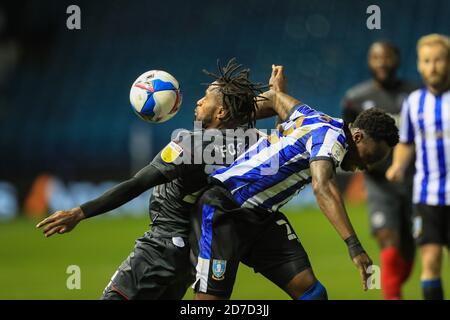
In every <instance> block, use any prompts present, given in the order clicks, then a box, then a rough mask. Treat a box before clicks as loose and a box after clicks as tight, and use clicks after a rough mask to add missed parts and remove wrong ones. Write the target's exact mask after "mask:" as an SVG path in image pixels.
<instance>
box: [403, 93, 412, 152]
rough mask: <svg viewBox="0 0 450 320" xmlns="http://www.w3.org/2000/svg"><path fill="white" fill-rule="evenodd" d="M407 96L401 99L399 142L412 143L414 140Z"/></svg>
mask: <svg viewBox="0 0 450 320" xmlns="http://www.w3.org/2000/svg"><path fill="white" fill-rule="evenodd" d="M410 109H411V108H410V105H409V101H408V98H406V99H405V101H403V106H402V113H401V116H400V124H399V125H400V130H399V131H400V132H399V134H400V142H401V143H407V144H410V143H413V142H414V127H413V124H412V121H411V111H410Z"/></svg>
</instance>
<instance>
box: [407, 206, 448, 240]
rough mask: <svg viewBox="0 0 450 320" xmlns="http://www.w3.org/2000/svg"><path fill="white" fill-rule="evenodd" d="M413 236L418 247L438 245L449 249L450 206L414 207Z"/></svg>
mask: <svg viewBox="0 0 450 320" xmlns="http://www.w3.org/2000/svg"><path fill="white" fill-rule="evenodd" d="M413 225H414V228H413V235H414V238H415V240H416V243H417V244H418V245H424V244H432V243H435V244H440V245H444V246H447V248H450V206H428V205H424V204H416V205H415V206H414V220H413Z"/></svg>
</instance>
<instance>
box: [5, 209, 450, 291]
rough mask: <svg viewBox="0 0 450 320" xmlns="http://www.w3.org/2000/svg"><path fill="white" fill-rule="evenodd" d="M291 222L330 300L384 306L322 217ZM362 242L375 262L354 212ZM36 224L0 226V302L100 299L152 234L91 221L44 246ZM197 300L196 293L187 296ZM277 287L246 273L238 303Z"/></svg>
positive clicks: (363, 218)
mask: <svg viewBox="0 0 450 320" xmlns="http://www.w3.org/2000/svg"><path fill="white" fill-rule="evenodd" d="M300 211H301V212H289V213H288V214H287V215H288V217H289V219H290V221H291V223H292V225H293V226H294V228H295V230H296V232H297V234H298V236H299V238H300V239H301V241H302V243H303V245H304V247H305V249H306V250H307V252H308V254H309V256H310V259H311V262H312V265H313V268H314V271H315V274H316V276H317V277H318V278H319V279H320V281H321V282H322V283H323V284H324V285H325V287H326V288H327V290H328V295H329V298H330V299H381V292H380V290H369V291H368V292H363V291H362V288H361V281H360V279H359V275H358V273H357V271H356V269H355V268H354V267H353V265H352V263H351V261H350V259H349V257H348V254H347V250H346V247H345V245H344V243H343V241H341V240H340V239H339V237H338V236H337V234H336V232H335V231H334V229H333V228H332V226H331V225H330V224H329V223H328V221H327V220H326V218H325V217H324V216H323V215H322V214H321V213H320V212H319V211H318V210H316V209H302V210H300ZM349 212H350V216H351V219H352V222H353V224H354V227H355V229H356V230H357V232H358V234H359V237H360V240H361V242H362V243H363V245H364V246H365V248H366V250H367V251H368V253H369V254H370V256H371V257H372V259H373V260H374V263H376V264H378V262H379V257H378V255H379V251H378V249H377V246H376V243H375V242H374V240H373V239H372V238H371V237H370V235H369V231H368V222H367V215H366V212H365V207H352V208H349ZM35 223H36V222H35V221H30V220H27V219H19V220H16V221H13V222H7V223H0V244H1V245H0V299H98V298H99V296H100V294H101V292H102V291H103V288H104V287H105V286H106V284H107V283H108V282H109V279H110V278H111V276H112V274H113V273H114V271H115V269H116V268H117V267H118V265H119V264H120V263H121V261H122V260H123V259H124V258H126V257H127V255H128V254H129V252H130V251H131V250H132V248H133V245H134V240H135V239H136V238H138V237H139V236H141V235H142V234H143V233H144V232H145V231H146V230H147V228H148V223H149V220H148V218H145V217H142V218H131V217H114V218H93V219H91V220H88V221H85V222H83V223H81V224H80V225H79V226H78V227H77V229H76V230H74V231H73V232H71V233H69V234H66V235H61V236H60V235H57V236H54V237H52V238H49V239H46V238H44V236H43V235H42V233H41V232H40V231H38V230H36V229H35V228H34V225H35ZM69 265H78V266H79V267H80V268H81V289H80V290H76V289H75V290H69V289H67V288H66V280H67V277H68V274H66V269H67V267H68V266H69ZM449 268H450V266H449V258H448V255H447V254H446V255H445V258H444V266H443V270H444V272H443V277H444V278H443V281H444V290H445V293H446V295H447V298H448V297H449V296H450V276H449V273H448V272H447V271H448V270H449ZM419 273H420V265H419V264H418V259H416V265H415V267H414V271H413V274H412V276H411V277H410V279H409V280H408V282H407V284H406V285H405V287H404V297H405V298H406V299H421V291H420V284H419ZM185 298H186V299H191V298H192V290H189V291H188V292H187V294H186V296H185ZM288 298H289V297H288V296H287V295H286V294H285V293H284V292H283V291H282V290H281V289H279V288H278V287H276V286H275V285H273V284H272V283H270V282H269V281H268V280H266V279H265V278H263V277H262V276H261V275H259V274H255V273H254V272H253V271H252V270H251V269H249V268H247V267H245V266H243V265H241V267H240V268H239V273H238V276H237V281H236V284H235V287H234V293H233V295H232V299H288Z"/></svg>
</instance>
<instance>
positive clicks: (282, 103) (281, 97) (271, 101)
mask: <svg viewBox="0 0 450 320" xmlns="http://www.w3.org/2000/svg"><path fill="white" fill-rule="evenodd" d="M269 86H270V88H271V89H270V90H269V91H266V92H264V93H263V94H262V95H261V96H262V97H264V99H261V100H259V101H258V110H257V113H256V118H257V119H262V118H268V117H272V116H276V115H278V116H279V117H280V119H281V120H283V121H284V120H286V118H287V117H288V115H289V112H290V111H291V109H292V108H293V107H294V106H296V105H298V104H299V103H300V101H299V100H297V99H295V98H293V97H291V96H289V95H288V94H287V93H286V92H287V82H286V78H285V76H284V73H283V66H276V65H272V74H271V76H270V80H269Z"/></svg>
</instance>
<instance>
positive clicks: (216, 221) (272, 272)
mask: <svg viewBox="0 0 450 320" xmlns="http://www.w3.org/2000/svg"><path fill="white" fill-rule="evenodd" d="M193 218H194V221H193V224H192V227H193V228H192V229H193V232H194V234H195V239H196V241H195V242H194V243H192V249H193V251H194V255H195V256H196V257H197V267H196V280H195V283H194V286H193V287H194V290H195V292H202V293H208V294H211V295H215V296H218V297H222V298H229V297H230V296H231V293H232V290H233V285H234V282H235V279H236V273H237V269H238V265H239V262H242V263H244V264H246V265H247V266H249V267H252V268H253V269H254V270H255V272H259V273H261V274H262V275H263V276H265V277H266V278H268V279H269V280H271V281H272V282H273V283H275V284H276V285H278V286H279V287H280V288H282V289H285V288H286V285H287V284H288V282H289V281H290V280H291V279H292V278H293V277H294V276H295V275H297V274H298V273H300V272H301V271H303V270H305V269H307V268H310V267H311V265H310V262H309V259H308V256H307V254H306V252H305V250H304V249H303V246H302V245H301V243H300V241H299V239H298V237H297V235H296V234H295V232H294V230H293V228H292V226H291V225H290V223H289V221H288V220H287V218H286V216H285V215H284V214H282V213H281V212H277V213H269V212H261V211H255V210H250V209H246V208H240V207H238V206H237V205H236V204H235V203H234V201H233V199H232V198H231V195H230V194H229V192H228V191H227V190H226V189H224V188H222V187H220V186H213V187H212V188H211V189H210V190H208V191H206V192H205V193H204V194H203V195H202V196H201V197H200V199H199V200H198V202H197V205H196V214H194V215H193Z"/></svg>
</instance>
